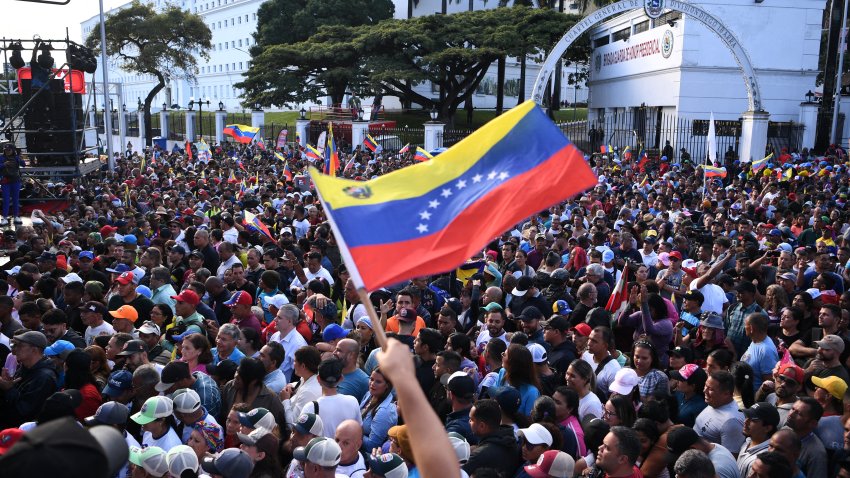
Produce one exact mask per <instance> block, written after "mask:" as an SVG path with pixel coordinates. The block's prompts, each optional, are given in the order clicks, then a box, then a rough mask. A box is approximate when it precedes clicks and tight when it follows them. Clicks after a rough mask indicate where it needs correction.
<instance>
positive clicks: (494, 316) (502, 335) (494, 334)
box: [475, 302, 510, 351]
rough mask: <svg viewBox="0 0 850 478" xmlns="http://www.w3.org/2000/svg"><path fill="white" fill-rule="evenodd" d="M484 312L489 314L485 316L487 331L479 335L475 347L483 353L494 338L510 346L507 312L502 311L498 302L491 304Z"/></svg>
mask: <svg viewBox="0 0 850 478" xmlns="http://www.w3.org/2000/svg"><path fill="white" fill-rule="evenodd" d="M482 311H483V312H485V313H486V314H487V315H485V316H484V325H485V326H486V329H484V330H482V331H481V332H480V333H479V334H478V338H477V339H475V347H476V348H477V349H478V350H479V351H483V350H484V346H485V345H487V342H489V341H490V339H492V338H498V339H500V340H502V341H503V342H505V343H506V344H509V343H510V342H509V341H508V334H507V332H505V310H504V309H502V306H501V305H499V304H497V303H496V302H490V303H489V304H487V306H486V307H484V308H483V309H482Z"/></svg>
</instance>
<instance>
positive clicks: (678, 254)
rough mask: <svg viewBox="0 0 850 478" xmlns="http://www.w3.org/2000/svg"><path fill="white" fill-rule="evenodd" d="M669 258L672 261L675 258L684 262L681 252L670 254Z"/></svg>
mask: <svg viewBox="0 0 850 478" xmlns="http://www.w3.org/2000/svg"><path fill="white" fill-rule="evenodd" d="M667 257H668V258H670V259H672V258H674V257H675V258H676V259H679V260H680V261H681V260H682V253H681V252H679V251H673V252H671V253H670V254H668V255H667Z"/></svg>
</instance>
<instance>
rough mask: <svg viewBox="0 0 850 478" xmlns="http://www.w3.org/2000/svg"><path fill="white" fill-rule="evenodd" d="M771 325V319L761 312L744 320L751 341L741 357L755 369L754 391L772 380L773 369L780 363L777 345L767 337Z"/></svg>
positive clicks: (745, 329)
mask: <svg viewBox="0 0 850 478" xmlns="http://www.w3.org/2000/svg"><path fill="white" fill-rule="evenodd" d="M769 324H770V319H768V317H767V315H765V314H763V313H761V312H757V313H754V314H750V315H748V316H747V318H746V319H744V331H745V332H746V333H747V337H749V339H750V345H749V346H748V347H747V350H746V352H744V354H743V355H742V356H741V361H742V362H747V363H748V364H750V367H752V368H753V372H754V374H753V375H754V377H753V389H754V390H758V389H759V387H761V384H762V382H763V381H765V380H772V376H773V367H774V366H775V365H776V362H779V353H778V352H777V350H776V345H775V344H774V343H773V340H771V339H770V338H769V337H768V336H767V326H768V325H769Z"/></svg>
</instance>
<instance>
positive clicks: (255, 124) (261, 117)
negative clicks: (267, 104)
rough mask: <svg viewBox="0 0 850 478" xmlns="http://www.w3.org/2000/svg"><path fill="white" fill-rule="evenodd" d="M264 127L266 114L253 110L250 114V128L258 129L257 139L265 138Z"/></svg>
mask: <svg viewBox="0 0 850 478" xmlns="http://www.w3.org/2000/svg"><path fill="white" fill-rule="evenodd" d="M265 125H266V113H265V112H264V111H263V110H254V111H252V112H251V127H252V128H260V135H259V136H258V137H257V139H260V138H261V137H265V135H266V132H265V128H264V126H265Z"/></svg>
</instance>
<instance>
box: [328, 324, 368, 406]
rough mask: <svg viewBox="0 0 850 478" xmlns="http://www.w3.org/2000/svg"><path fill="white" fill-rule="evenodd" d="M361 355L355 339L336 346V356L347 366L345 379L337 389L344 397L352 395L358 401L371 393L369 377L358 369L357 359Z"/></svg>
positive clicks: (341, 341)
mask: <svg viewBox="0 0 850 478" xmlns="http://www.w3.org/2000/svg"><path fill="white" fill-rule="evenodd" d="M359 354H360V344H358V343H357V341H356V340H353V339H342V340H340V341H339V342H337V344H336V349H334V356H335V357H336V358H338V359H340V360H341V361H342V363H343V364H344V365H345V366H344V367H343V369H342V375H343V377H345V378H344V379H343V380H342V382H340V384H339V386H338V387H337V391H338V392H339V393H340V394H342V395H351V396H352V397H354V398H356V399H357V401H358V402H359V401H361V400H363V397H364V396H365V395H366V392H367V391H369V377H368V376H367V375H366V372H364V371H363V370H360V369H359V368H358V367H357V358H358V356H359Z"/></svg>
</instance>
